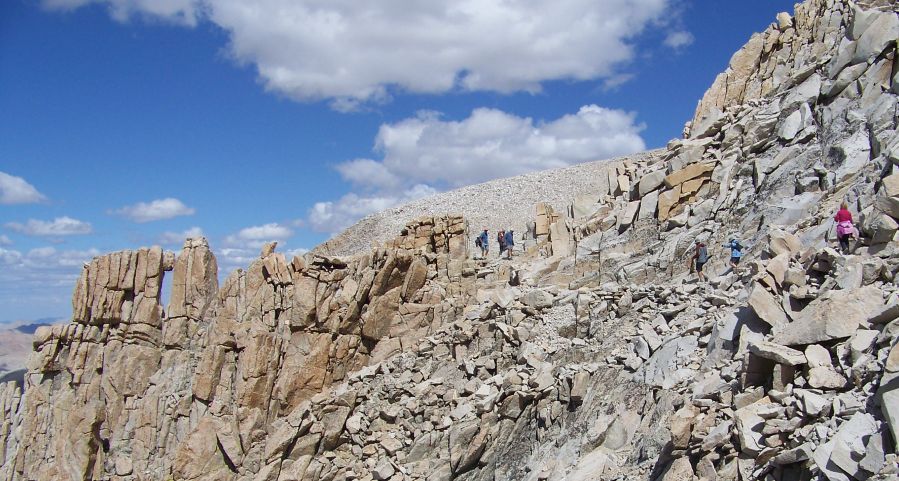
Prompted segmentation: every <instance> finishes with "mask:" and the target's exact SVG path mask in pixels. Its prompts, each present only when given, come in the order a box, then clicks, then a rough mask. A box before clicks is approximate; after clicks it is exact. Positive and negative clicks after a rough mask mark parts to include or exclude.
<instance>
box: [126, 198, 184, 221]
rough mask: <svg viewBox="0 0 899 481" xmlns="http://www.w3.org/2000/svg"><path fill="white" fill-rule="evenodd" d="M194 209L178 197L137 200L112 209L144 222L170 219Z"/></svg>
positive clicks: (131, 218) (133, 219) (128, 217)
mask: <svg viewBox="0 0 899 481" xmlns="http://www.w3.org/2000/svg"><path fill="white" fill-rule="evenodd" d="M194 212H196V209H194V208H192V207H188V206H186V205H184V203H183V202H181V201H180V200H178V199H175V198H173V197H167V198H165V199H157V200H153V201H150V202H138V203H137V204H134V205H126V206H125V207H122V208H120V209H116V210H114V211H112V213H113V214H118V215H121V216H123V217H125V218H127V219H130V220H132V221H134V222H138V223H145V222H153V221H157V220H164V219H172V218H174V217H180V216H185V215H193V214H194Z"/></svg>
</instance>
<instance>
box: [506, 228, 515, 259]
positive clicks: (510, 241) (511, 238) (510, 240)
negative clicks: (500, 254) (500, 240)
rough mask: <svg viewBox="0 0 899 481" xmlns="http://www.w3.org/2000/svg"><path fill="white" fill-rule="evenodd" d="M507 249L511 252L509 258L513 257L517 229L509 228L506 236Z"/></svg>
mask: <svg viewBox="0 0 899 481" xmlns="http://www.w3.org/2000/svg"><path fill="white" fill-rule="evenodd" d="M505 241H506V250H507V251H508V252H509V259H511V258H512V248H513V247H515V231H513V230H512V229H509V230H508V231H507V232H506V236H505Z"/></svg>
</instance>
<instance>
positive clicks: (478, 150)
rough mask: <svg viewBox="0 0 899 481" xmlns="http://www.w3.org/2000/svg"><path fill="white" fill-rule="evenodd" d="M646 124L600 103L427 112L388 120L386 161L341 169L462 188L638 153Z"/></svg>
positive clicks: (378, 183) (381, 180)
mask: <svg viewBox="0 0 899 481" xmlns="http://www.w3.org/2000/svg"><path fill="white" fill-rule="evenodd" d="M643 128H644V126H643V125H641V124H638V123H636V115H635V114H634V113H629V112H624V111H621V110H612V109H606V108H603V107H599V106H596V105H586V106H583V107H581V108H580V110H579V111H578V112H577V113H575V114H569V115H565V116H563V117H561V118H558V119H555V120H552V121H549V122H542V121H535V120H534V119H532V118H529V117H518V116H516V115H512V114H509V113H506V112H503V111H500V110H496V109H487V108H480V109H476V110H474V111H473V112H472V113H471V115H470V116H469V117H468V118H466V119H463V120H460V121H445V120H442V119H441V118H440V116H439V114H436V113H433V112H424V113H421V114H419V115H418V116H417V117H414V118H409V119H405V120H402V121H400V122H397V123H395V124H385V125H382V126H381V128H380V130H379V132H378V135H377V138H376V140H375V144H376V146H375V148H376V150H377V151H378V152H380V153H381V154H382V155H383V160H381V161H376V160H372V159H355V160H352V161H349V162H346V163H343V164H340V165H338V166H337V170H338V171H339V172H340V174H341V176H343V178H344V179H346V180H348V181H350V182H353V183H354V184H356V185H357V186H362V187H372V188H382V189H387V188H393V187H395V186H397V185H415V184H422V183H427V184H429V185H432V186H434V185H440V184H443V185H446V186H449V187H459V186H463V185H468V184H473V183H477V182H483V181H487V180H490V179H495V178H498V177H508V176H513V175H518V174H524V173H528V172H533V171H537V170H544V169H550V168H556V167H566V166H569V165H573V164H577V163H581V162H587V161H591V160H601V159H605V158H610V157H615V156H618V155H625V154H630V153H634V152H638V151H641V150H644V149H645V148H646V144H645V143H644V142H643V139H642V138H641V137H640V132H641V131H642V130H643Z"/></svg>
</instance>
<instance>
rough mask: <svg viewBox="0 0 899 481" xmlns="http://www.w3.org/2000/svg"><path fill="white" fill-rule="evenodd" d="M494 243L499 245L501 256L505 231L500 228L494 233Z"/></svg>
mask: <svg viewBox="0 0 899 481" xmlns="http://www.w3.org/2000/svg"><path fill="white" fill-rule="evenodd" d="M496 244H497V245H498V246H499V256H500V257H502V256H503V251H505V250H506V231H504V230H501V231H499V232H497V233H496Z"/></svg>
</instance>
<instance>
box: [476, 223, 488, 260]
mask: <svg viewBox="0 0 899 481" xmlns="http://www.w3.org/2000/svg"><path fill="white" fill-rule="evenodd" d="M489 240H490V235H488V234H487V229H484V232H481V234H480V235H479V236H478V238H477V239H475V241H474V245H476V246H478V247H480V248H481V257H482V258H484V259H486V258H487V251H488V250H490V249H489V247H490V246H489V245H488V244H487V242H488V241H489Z"/></svg>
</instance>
